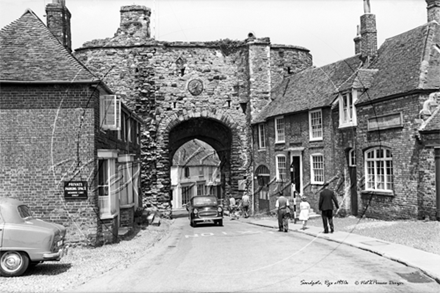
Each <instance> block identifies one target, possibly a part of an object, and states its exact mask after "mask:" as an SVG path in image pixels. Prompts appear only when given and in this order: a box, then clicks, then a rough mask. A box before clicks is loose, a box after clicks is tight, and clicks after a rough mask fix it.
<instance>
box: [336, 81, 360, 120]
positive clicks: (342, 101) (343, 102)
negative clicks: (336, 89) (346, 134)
mask: <svg viewBox="0 0 440 293" xmlns="http://www.w3.org/2000/svg"><path fill="white" fill-rule="evenodd" d="M348 97H351V101H350V100H349V99H348ZM338 101H339V128H343V127H350V126H356V125H357V115H356V106H355V103H356V101H357V91H356V90H355V89H352V90H351V91H346V92H342V93H340V94H339V97H338ZM345 113H347V115H345Z"/></svg>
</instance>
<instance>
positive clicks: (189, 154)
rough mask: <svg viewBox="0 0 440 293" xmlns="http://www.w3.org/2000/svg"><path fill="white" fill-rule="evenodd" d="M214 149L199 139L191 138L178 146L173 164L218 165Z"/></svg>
mask: <svg viewBox="0 0 440 293" xmlns="http://www.w3.org/2000/svg"><path fill="white" fill-rule="evenodd" d="M219 163H220V160H219V158H218V155H217V153H216V152H215V150H214V149H213V148H212V147H211V146H209V145H208V144H206V143H204V142H203V141H200V140H191V141H189V142H187V143H186V144H184V145H183V146H182V147H180V148H179V149H178V150H177V152H176V153H175V155H174V157H173V165H174V166H200V165H205V166H218V165H219Z"/></svg>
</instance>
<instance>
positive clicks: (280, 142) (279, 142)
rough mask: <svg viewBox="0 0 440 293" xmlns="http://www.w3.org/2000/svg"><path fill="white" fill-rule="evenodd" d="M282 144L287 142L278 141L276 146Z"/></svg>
mask: <svg viewBox="0 0 440 293" xmlns="http://www.w3.org/2000/svg"><path fill="white" fill-rule="evenodd" d="M282 143H286V141H276V142H275V144H282Z"/></svg>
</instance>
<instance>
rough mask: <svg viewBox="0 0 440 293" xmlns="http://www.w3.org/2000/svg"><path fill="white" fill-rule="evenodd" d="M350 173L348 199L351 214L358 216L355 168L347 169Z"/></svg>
mask: <svg viewBox="0 0 440 293" xmlns="http://www.w3.org/2000/svg"><path fill="white" fill-rule="evenodd" d="M348 172H349V173H350V199H351V213H352V215H353V216H357V215H358V196H357V180H356V167H348Z"/></svg>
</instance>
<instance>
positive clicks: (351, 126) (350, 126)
mask: <svg viewBox="0 0 440 293" xmlns="http://www.w3.org/2000/svg"><path fill="white" fill-rule="evenodd" d="M356 126H357V124H355V123H347V124H339V129H342V128H354V127H356Z"/></svg>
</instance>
